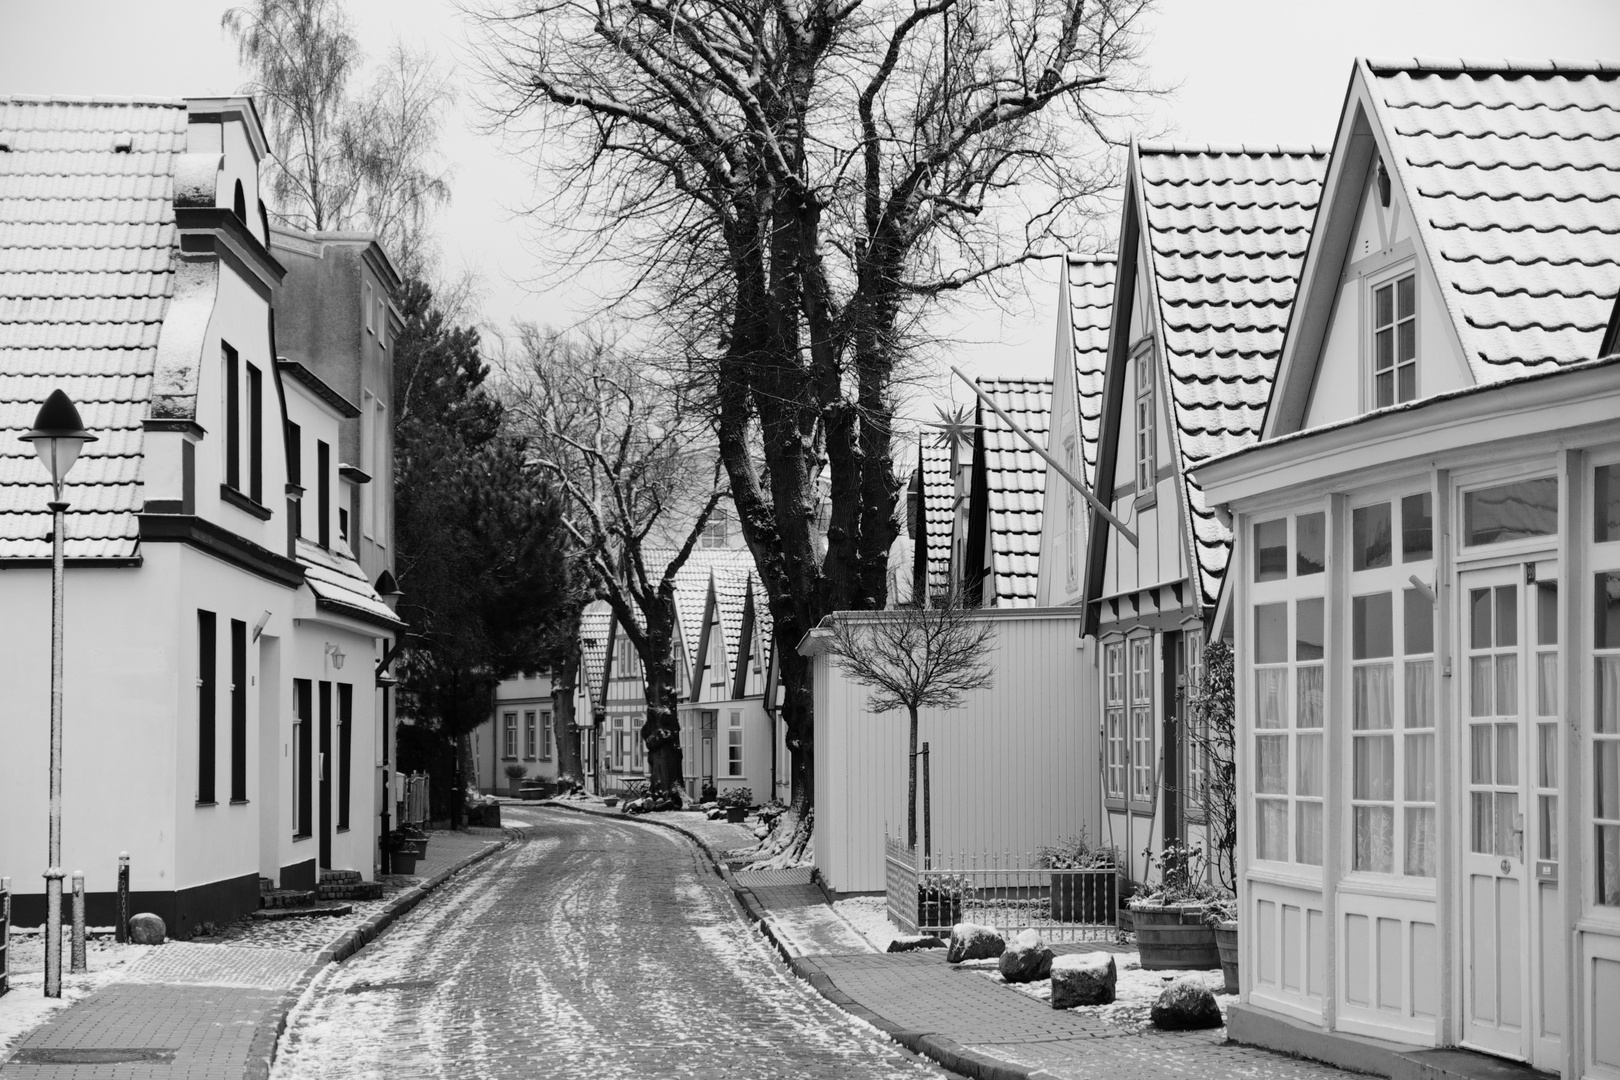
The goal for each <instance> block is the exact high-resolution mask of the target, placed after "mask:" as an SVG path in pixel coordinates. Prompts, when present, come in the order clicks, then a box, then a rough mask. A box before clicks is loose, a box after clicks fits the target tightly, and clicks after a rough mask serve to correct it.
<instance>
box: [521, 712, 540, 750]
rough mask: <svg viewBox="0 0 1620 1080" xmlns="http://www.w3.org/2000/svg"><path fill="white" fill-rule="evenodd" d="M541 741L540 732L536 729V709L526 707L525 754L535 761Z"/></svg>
mask: <svg viewBox="0 0 1620 1080" xmlns="http://www.w3.org/2000/svg"><path fill="white" fill-rule="evenodd" d="M539 743H540V732H539V731H537V730H536V729H535V714H534V710H533V709H526V710H524V713H523V756H524V757H526V758H528V759H529V760H530V761H533V760H534V756H535V753H536V752H537V748H538V746H539Z"/></svg>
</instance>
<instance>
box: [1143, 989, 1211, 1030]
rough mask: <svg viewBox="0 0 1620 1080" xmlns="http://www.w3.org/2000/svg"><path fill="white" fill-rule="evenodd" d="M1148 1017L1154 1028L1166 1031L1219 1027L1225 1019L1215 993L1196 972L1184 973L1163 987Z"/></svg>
mask: <svg viewBox="0 0 1620 1080" xmlns="http://www.w3.org/2000/svg"><path fill="white" fill-rule="evenodd" d="M1148 1018H1149V1019H1151V1020H1152V1021H1153V1026H1154V1027H1156V1028H1161V1029H1163V1030H1165V1031H1194V1030H1196V1029H1198V1028H1214V1027H1220V1026H1221V1024H1222V1023H1224V1022H1225V1021H1223V1020H1222V1019H1221V1007H1220V1006H1219V1005H1217V1004H1215V995H1214V994H1212V993H1210V989H1209V987H1207V986H1205V985H1204V983H1203V980H1201V979H1199V978H1198V976H1196V975H1183V976H1182V977H1181V978H1179V979H1177V980H1176V981H1175V982H1173V983H1171V984H1170V985H1169V986H1167V987H1165V988H1164V992H1163V993H1162V994H1160V995H1159V1000H1158V1001H1155V1002H1154V1003H1153V1011H1152V1012H1150V1013H1149V1014H1148Z"/></svg>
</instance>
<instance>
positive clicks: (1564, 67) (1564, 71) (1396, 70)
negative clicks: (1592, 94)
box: [1361, 56, 1620, 75]
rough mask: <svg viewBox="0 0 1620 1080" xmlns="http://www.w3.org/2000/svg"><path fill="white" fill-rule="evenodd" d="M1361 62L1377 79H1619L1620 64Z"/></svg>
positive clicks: (1445, 59)
mask: <svg viewBox="0 0 1620 1080" xmlns="http://www.w3.org/2000/svg"><path fill="white" fill-rule="evenodd" d="M1361 62H1362V63H1363V64H1365V65H1366V66H1367V69H1368V70H1369V71H1371V72H1372V73H1373V74H1375V75H1395V74H1407V75H1415V74H1425V75H1617V74H1620V62H1617V61H1614V60H1561V59H1557V58H1549V59H1545V60H1521V59H1513V58H1506V57H1504V58H1501V59H1496V60H1477V59H1476V60H1471V59H1468V58H1466V57H1450V56H1403V57H1373V56H1366V57H1362V60H1361Z"/></svg>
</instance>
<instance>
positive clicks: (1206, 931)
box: [1130, 842, 1221, 971]
mask: <svg viewBox="0 0 1620 1080" xmlns="http://www.w3.org/2000/svg"><path fill="white" fill-rule="evenodd" d="M1157 865H1158V867H1159V883H1158V885H1157V886H1156V887H1155V888H1154V889H1152V890H1150V891H1149V892H1147V893H1144V894H1143V895H1141V896H1137V897H1133V898H1132V899H1131V901H1130V910H1131V921H1132V924H1133V926H1134V928H1135V932H1136V948H1137V952H1138V953H1139V954H1140V957H1141V963H1142V968H1143V970H1146V971H1165V970H1168V969H1174V968H1181V969H1189V968H1190V969H1208V970H1213V969H1214V968H1217V967H1220V964H1221V957H1220V953H1219V952H1218V951H1217V950H1216V948H1215V929H1214V927H1213V926H1211V925H1210V924H1209V923H1208V922H1206V921H1205V917H1206V915H1207V914H1208V911H1209V908H1210V906H1211V901H1213V900H1215V899H1216V894H1215V890H1214V888H1213V887H1212V886H1211V885H1210V884H1209V882H1208V881H1207V880H1206V877H1205V866H1204V857H1203V850H1202V849H1201V848H1195V847H1188V846H1187V845H1186V844H1183V843H1180V842H1171V843H1169V844H1166V845H1165V846H1164V850H1163V851H1162V852H1160V854H1159V858H1158V860H1157Z"/></svg>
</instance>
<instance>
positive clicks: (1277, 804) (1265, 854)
mask: <svg viewBox="0 0 1620 1080" xmlns="http://www.w3.org/2000/svg"><path fill="white" fill-rule="evenodd" d="M1255 810H1256V811H1257V813H1256V814H1255V818H1254V823H1255V838H1254V839H1255V853H1256V857H1257V858H1261V859H1271V860H1273V861H1276V862H1286V861H1287V860H1288V800H1287V799H1256V800H1255Z"/></svg>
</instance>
